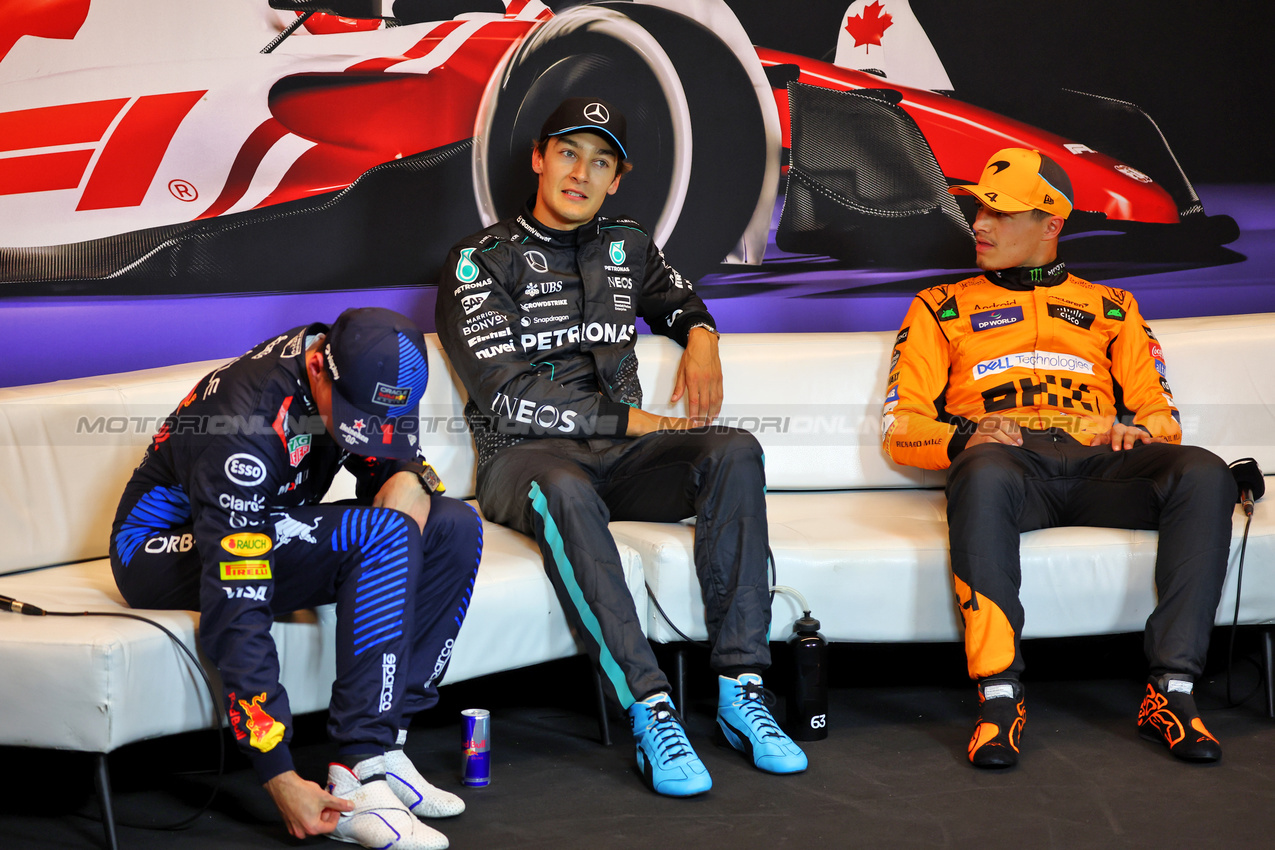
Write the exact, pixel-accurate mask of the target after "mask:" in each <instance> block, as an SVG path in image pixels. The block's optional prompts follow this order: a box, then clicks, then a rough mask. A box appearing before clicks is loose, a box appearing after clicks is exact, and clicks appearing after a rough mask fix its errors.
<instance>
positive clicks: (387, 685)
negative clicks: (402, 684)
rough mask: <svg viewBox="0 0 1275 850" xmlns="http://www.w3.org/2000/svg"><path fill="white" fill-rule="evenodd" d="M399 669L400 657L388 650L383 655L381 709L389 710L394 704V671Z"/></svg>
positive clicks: (379, 708)
mask: <svg viewBox="0 0 1275 850" xmlns="http://www.w3.org/2000/svg"><path fill="white" fill-rule="evenodd" d="M397 669H398V659H397V658H396V657H395V656H394V653H392V652H387V653H385V654H384V655H382V656H381V704H380V705H379V706H377V708H378V710H380V711H389V710H390V709H391V708H392V707H393V706H394V673H395V671H396V670H397Z"/></svg>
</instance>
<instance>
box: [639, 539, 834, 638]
mask: <svg viewBox="0 0 1275 850" xmlns="http://www.w3.org/2000/svg"><path fill="white" fill-rule="evenodd" d="M766 570H767V573H768V574H769V576H770V604H771V605H774V604H775V593H776V592H779V593H788V594H791V595H793V596H796V597H797V599H798V600H800V602H801V607H802V608H803V609H806V608H808V607H809V606H807V605H806V599H805V597H803V596H802V595H801V594H800V593H798V592H797V591H796V590H794V589H793V588H791V587H785V586H784V585H781V584H778V583H777V582H778V576H777V574H776V572H775V553H774V552H772V551H771V550H770V545H769V544H767V546H766ZM642 584H643V585H644V586H645V587H646V595H647V597H648V598H649V599H650V600H651V603H652V604H653V605H654V606H655V610H656V611H658V612H660V619H662V620H663V621H664V622H665V623H666V624H667V625H668V627H669V628H670V629H672V630H673V631H674V632H676V633H677V636H678V637H680V638H681V639H682V640H684V641H686V642H687V643H693V644H695V645H696V646H704V647H707V646H708V641H706V640H695V639H694V638H692V637H690V636H688V635H687V634H686V632H684V631H682V630H681V629H679V628H678V627H677V624H676V623H674V622H673V620H672V619H671V618H670V617H669V615H668V613H666V612H665V610H664V606H662V605H660V600H659V599H657V598H656V597H655V591H653V590H651V583H650V582H649V581H645V580H644V581H643V582H642ZM806 616H810V611H808V610H807V611H806Z"/></svg>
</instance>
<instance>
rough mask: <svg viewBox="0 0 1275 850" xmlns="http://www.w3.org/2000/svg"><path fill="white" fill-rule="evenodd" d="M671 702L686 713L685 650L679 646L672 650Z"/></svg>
mask: <svg viewBox="0 0 1275 850" xmlns="http://www.w3.org/2000/svg"><path fill="white" fill-rule="evenodd" d="M673 702H674V703H675V704H676V705H677V707H678V709H680V710H681V712H682V713H683V714H685V713H686V650H685V649H683V648H682V647H680V646H679V647H678V648H677V649H676V650H675V651H674V652H673Z"/></svg>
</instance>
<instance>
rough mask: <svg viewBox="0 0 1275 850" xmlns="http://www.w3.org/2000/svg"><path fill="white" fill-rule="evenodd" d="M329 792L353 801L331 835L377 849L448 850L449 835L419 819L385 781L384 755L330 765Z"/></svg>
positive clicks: (340, 839) (339, 839)
mask: <svg viewBox="0 0 1275 850" xmlns="http://www.w3.org/2000/svg"><path fill="white" fill-rule="evenodd" d="M328 793H330V794H333V795H335V796H337V797H343V798H344V799H346V800H349V801H351V802H352V803H354V811H352V812H342V813H341V822H340V823H339V824H337V827H336V829H335V830H333V831H332V832H330V833H328V837H330V838H335V839H336V840H337V841H346V842H348V843H350V844H362V845H363V846H364V847H369V848H376V850H446V848H447V836H445V835H443V834H442V833H441V832H439V831H438V830H436V829H432V828H430V827H428V826H426V825H425V824H423V823H421V822H420V821H419V820H417V819H416V815H414V814H412V813H411V811H410V810H409V809H408V808H407V806H405V805H403V802H402V801H401V800H399V798H398V797H397V796H396V795H395V793H394V791H393V790H391V789H390V784H389V783H388V782H387V781H386V780H385V757H384V756H375V757H373V758H367V759H364V760H363V761H361V762H359V763H358V764H356V765H355V766H354V769H353V770H351V769H350V768H348V767H346V766H345V765H343V764H336V763H333V764H331V765H328Z"/></svg>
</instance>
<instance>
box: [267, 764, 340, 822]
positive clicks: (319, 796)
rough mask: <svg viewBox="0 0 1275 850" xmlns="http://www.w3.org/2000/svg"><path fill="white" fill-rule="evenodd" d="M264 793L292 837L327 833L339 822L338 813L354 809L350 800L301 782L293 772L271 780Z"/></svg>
mask: <svg viewBox="0 0 1275 850" xmlns="http://www.w3.org/2000/svg"><path fill="white" fill-rule="evenodd" d="M266 790H267V791H269V792H270V796H271V798H272V799H273V800H274V804H275V806H277V807H278V809H279V814H281V815H283V824H284V826H286V827H287V828H288V832H289V833H291V834H292V837H294V838H305V837H307V836H310V835H324V834H326V833H329V832H331V831H332V830H334V829H336V825H337V824H338V823H340V821H341V812H350V811H353V810H354V804H353V803H351V802H350V801H349V800H343V799H341V798H340V797H333V796H332V795H331V794H329V793H328V792H327V791H325V790H323V788H321V787H320V786H319V785H318V784H317V783H315V782H311V781H309V780H308V779H302V778H301V777H300V776H298V775H297V772H296V771H295V770H289V771H287V772H286V773H280V774H279V775H278V776H275V777H273V778H272V779H270V780H269V781H268V782H266Z"/></svg>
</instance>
